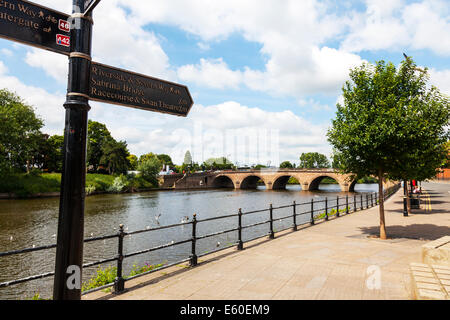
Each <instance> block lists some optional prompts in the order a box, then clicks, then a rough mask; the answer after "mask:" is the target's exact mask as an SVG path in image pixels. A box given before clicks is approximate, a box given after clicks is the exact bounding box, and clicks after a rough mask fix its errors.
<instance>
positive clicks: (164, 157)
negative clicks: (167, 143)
mask: <svg viewBox="0 0 450 320" xmlns="http://www.w3.org/2000/svg"><path fill="white" fill-rule="evenodd" d="M157 157H158V159H159V161H161V163H162V164H165V165H168V166H169V167H173V166H174V164H173V162H172V158H171V157H170V156H169V155H167V154H158V155H157Z"/></svg>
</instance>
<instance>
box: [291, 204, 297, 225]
mask: <svg viewBox="0 0 450 320" xmlns="http://www.w3.org/2000/svg"><path fill="white" fill-rule="evenodd" d="M296 207H297V204H296V202H295V200H294V203H293V204H292V208H293V209H292V219H293V220H294V225H293V227H292V231H297V208H296Z"/></svg>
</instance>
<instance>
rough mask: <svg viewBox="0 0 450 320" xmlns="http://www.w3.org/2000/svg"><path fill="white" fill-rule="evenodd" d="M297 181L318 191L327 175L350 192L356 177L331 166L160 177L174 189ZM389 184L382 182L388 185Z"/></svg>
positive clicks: (253, 186) (271, 187)
mask: <svg viewBox="0 0 450 320" xmlns="http://www.w3.org/2000/svg"><path fill="white" fill-rule="evenodd" d="M291 177H293V178H295V179H297V181H299V183H300V185H301V187H302V190H307V191H311V190H317V189H318V188H319V184H320V182H321V181H322V180H323V179H324V178H326V177H328V178H332V179H334V180H335V181H336V182H337V183H338V184H339V186H340V187H341V191H344V192H348V191H350V192H353V191H354V187H355V185H356V180H353V179H352V178H351V174H341V173H338V172H336V171H334V170H331V169H315V170H308V169H278V170H246V171H214V172H204V173H194V174H189V175H168V176H163V180H164V182H163V187H166V188H175V189H207V188H234V189H256V187H257V185H258V183H261V182H262V183H264V185H265V186H266V189H267V190H280V189H285V188H286V185H287V183H288V181H289V179H290V178H291ZM390 184H391V183H389V182H388V183H384V186H385V187H389V186H390Z"/></svg>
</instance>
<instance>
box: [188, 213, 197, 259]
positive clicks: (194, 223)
mask: <svg viewBox="0 0 450 320" xmlns="http://www.w3.org/2000/svg"><path fill="white" fill-rule="evenodd" d="M196 242H197V215H196V214H195V213H194V216H193V219H192V254H191V257H190V265H191V267H195V266H196V265H197V262H198V261H197V254H196V252H195V247H196Z"/></svg>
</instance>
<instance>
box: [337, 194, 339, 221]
mask: <svg viewBox="0 0 450 320" xmlns="http://www.w3.org/2000/svg"><path fill="white" fill-rule="evenodd" d="M336 217H339V196H337V197H336Z"/></svg>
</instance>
